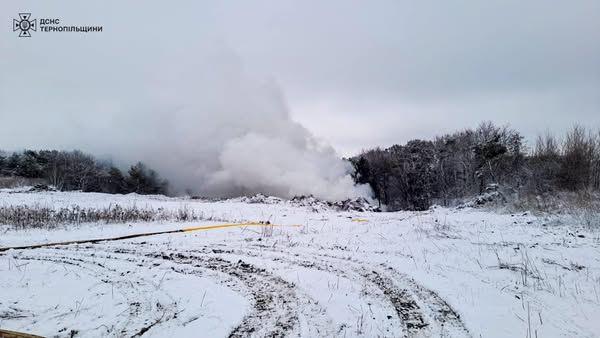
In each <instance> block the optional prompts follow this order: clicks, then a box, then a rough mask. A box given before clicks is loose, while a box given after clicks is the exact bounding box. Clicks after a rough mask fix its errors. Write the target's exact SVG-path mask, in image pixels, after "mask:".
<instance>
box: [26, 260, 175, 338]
mask: <svg viewBox="0 0 600 338" xmlns="http://www.w3.org/2000/svg"><path fill="white" fill-rule="evenodd" d="M35 253H36V255H35V256H34V255H25V254H22V253H21V254H17V255H16V256H14V259H17V260H29V261H44V262H52V263H56V264H68V265H70V266H72V267H75V268H79V269H80V270H81V272H83V273H85V274H88V275H89V276H91V277H94V278H96V279H98V280H99V281H100V282H102V283H109V284H112V285H113V286H116V291H117V292H118V293H120V294H121V295H122V296H123V297H124V298H125V299H126V300H127V305H128V307H127V309H126V310H125V311H127V312H128V313H127V315H126V316H120V315H119V316H117V322H113V323H109V325H106V324H105V325H100V326H98V327H97V328H96V329H98V330H99V329H100V327H101V326H102V327H103V329H102V330H103V331H104V332H102V335H103V336H108V337H137V336H141V335H142V334H143V333H144V332H146V331H148V330H149V328H151V327H152V326H154V325H156V324H158V323H164V322H168V321H169V320H171V319H173V318H175V317H176V316H177V313H178V307H177V302H175V301H174V300H173V298H172V297H171V295H169V294H168V293H166V292H163V291H162V290H160V289H158V288H156V287H155V286H154V285H153V284H152V282H151V281H148V280H146V279H143V278H140V277H139V276H138V277H136V278H135V280H123V278H122V276H124V273H125V272H124V271H119V270H116V269H112V268H109V267H107V266H106V265H104V264H102V263H100V262H98V261H95V260H93V259H90V258H87V257H86V256H76V257H73V256H72V252H71V251H70V250H62V251H58V250H52V251H45V250H38V251H36V252H35ZM149 293H150V294H156V293H158V294H160V295H161V296H160V297H153V298H152V299H151V300H150V299H148V297H145V296H144V295H145V294H149ZM160 298H162V299H163V300H164V299H165V298H166V299H167V300H168V301H167V302H164V301H163V302H162V303H161V299H160ZM157 299H158V300H157ZM78 311H80V312H82V311H85V308H82V309H79V310H78ZM125 311H123V312H122V313H124V312H125ZM71 314H72V313H66V314H61V315H58V316H55V317H63V316H65V315H71ZM121 318H125V319H124V320H121ZM50 319H52V318H50Z"/></svg>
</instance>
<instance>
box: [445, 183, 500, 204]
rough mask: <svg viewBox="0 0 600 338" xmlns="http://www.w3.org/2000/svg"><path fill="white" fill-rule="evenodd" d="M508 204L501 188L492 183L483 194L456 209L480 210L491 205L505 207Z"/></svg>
mask: <svg viewBox="0 0 600 338" xmlns="http://www.w3.org/2000/svg"><path fill="white" fill-rule="evenodd" d="M506 202H507V199H506V197H505V196H504V194H503V193H502V191H500V186H499V185H498V184H496V183H492V184H488V185H487V186H486V188H485V191H484V193H483V194H481V195H478V196H475V197H474V198H473V199H472V200H470V201H468V202H466V203H463V204H461V205H459V206H458V207H456V208H457V209H463V208H480V207H483V206H489V205H504V204H506Z"/></svg>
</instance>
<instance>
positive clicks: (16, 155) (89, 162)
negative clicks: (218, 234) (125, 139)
mask: <svg viewBox="0 0 600 338" xmlns="http://www.w3.org/2000/svg"><path fill="white" fill-rule="evenodd" d="M0 177H24V178H29V179H43V180H44V181H45V182H47V184H49V185H52V186H55V187H56V188H57V189H59V190H61V191H72V190H81V191H85V192H105V193H113V194H126V193H132V192H135V193H138V194H166V193H167V190H168V182H167V181H166V180H164V179H162V178H160V177H159V175H158V174H157V173H156V171H154V170H152V169H150V168H148V167H147V166H146V165H144V164H143V163H141V162H138V163H137V164H135V165H132V166H131V167H130V168H129V170H127V172H125V173H124V172H122V171H121V169H119V168H117V167H115V166H113V165H112V164H111V163H110V162H106V161H99V160H97V159H96V158H94V157H93V156H92V155H89V154H86V153H83V152H81V151H79V150H73V151H57V150H41V151H35V150H25V151H22V152H13V153H6V152H0Z"/></svg>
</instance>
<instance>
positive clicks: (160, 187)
mask: <svg viewBox="0 0 600 338" xmlns="http://www.w3.org/2000/svg"><path fill="white" fill-rule="evenodd" d="M348 160H349V161H350V162H351V163H352V165H353V166H354V173H353V178H354V180H355V181H356V182H357V183H361V184H368V185H370V186H371V188H372V190H373V192H374V197H375V198H376V200H377V201H378V203H379V204H381V205H385V206H386V207H387V210H426V209H428V208H429V207H430V206H431V205H432V204H439V205H443V206H454V205H457V204H459V203H463V202H465V201H466V200H468V199H473V198H481V196H484V197H485V196H487V197H490V198H497V197H500V198H502V199H505V198H509V197H516V198H521V197H534V198H536V197H537V196H540V195H542V196H548V195H552V194H557V193H563V192H577V193H579V192H586V193H596V192H600V132H599V131H594V132H592V131H589V130H586V129H585V128H584V127H581V126H575V127H573V128H571V129H570V130H569V131H567V132H566V134H565V135H564V137H563V138H560V139H559V138H557V137H555V136H553V135H550V134H546V135H544V136H540V137H538V139H537V140H536V141H535V143H534V144H533V145H531V146H527V145H526V143H525V141H524V138H523V136H522V135H521V134H520V133H519V132H518V131H516V130H514V129H511V128H509V127H506V126H502V127H500V126H496V125H494V124H492V123H491V122H485V123H482V124H481V125H479V127H477V128H475V129H465V130H462V131H459V132H455V133H453V134H448V135H443V136H439V137H436V138H435V139H434V140H432V141H426V140H412V141H409V142H407V143H406V144H405V145H393V146H391V147H389V148H387V149H380V148H375V149H370V150H365V151H363V152H362V153H361V154H359V155H357V156H355V157H352V158H350V159H348ZM16 179H25V180H29V183H31V182H34V183H37V182H39V183H42V184H48V185H52V186H55V187H56V188H57V189H58V190H63V191H69V190H81V191H86V192H105V193H117V194H123V193H131V192H135V193H138V194H167V192H168V182H167V181H166V180H164V179H162V178H161V177H160V176H159V175H158V173H157V172H156V171H154V170H152V169H150V168H148V167H147V166H146V165H144V164H143V163H137V164H135V165H132V166H131V167H129V169H128V170H127V171H125V172H123V171H121V170H120V169H119V168H117V167H115V166H113V165H112V164H111V163H107V162H103V161H99V160H97V159H95V158H94V157H93V156H92V155H89V154H85V153H83V152H81V151H77V150H75V151H56V150H41V151H34V150H25V151H22V152H14V153H6V152H2V151H0V187H3V186H7V182H8V183H10V182H11V180H12V181H13V182H14V180H16ZM8 185H9V184H8ZM588 196H592V195H588ZM595 196H600V194H596V195H595ZM487 197H486V198H487ZM586 198H587V197H586Z"/></svg>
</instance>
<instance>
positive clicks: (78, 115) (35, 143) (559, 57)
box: [0, 0, 600, 155]
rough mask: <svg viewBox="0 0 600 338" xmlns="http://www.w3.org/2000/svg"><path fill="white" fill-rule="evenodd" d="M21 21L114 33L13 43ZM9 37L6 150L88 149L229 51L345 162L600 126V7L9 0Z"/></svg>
mask: <svg viewBox="0 0 600 338" xmlns="http://www.w3.org/2000/svg"><path fill="white" fill-rule="evenodd" d="M19 12H31V13H32V18H38V19H39V18H60V20H61V23H62V24H64V25H90V26H97V25H101V26H103V32H101V33H87V34H78V33H44V32H39V31H38V32H32V37H31V38H17V35H18V34H17V32H13V31H12V20H13V18H18V13H19ZM0 22H1V23H2V24H1V25H0V27H4V28H3V29H0V148H8V149H18V148H23V147H35V148H42V147H43V148H48V147H81V146H80V145H78V144H75V143H78V142H81V141H80V140H79V139H78V140H74V139H73V138H70V137H65V136H64V135H65V134H68V133H66V132H65V130H66V128H69V129H73V128H75V127H77V126H82V125H85V124H90V125H109V124H111V123H114V119H118V118H119V114H124V115H126V114H127V109H129V108H130V107H138V108H139V107H142V106H144V105H145V104H147V102H148V100H149V99H151V98H152V97H153V96H155V95H154V94H155V93H156V89H157V88H161V85H162V84H165V86H166V83H169V81H163V79H165V78H169V79H170V81H178V79H176V78H175V79H173V73H172V72H171V69H174V68H177V69H179V70H181V68H182V67H183V68H185V69H190V71H192V69H193V68H194V67H196V66H198V65H197V63H199V62H202V61H200V60H205V59H202V58H195V57H194V56H195V55H204V54H206V53H210V51H214V50H221V49H222V50H227V51H228V52H227V53H224V54H219V53H217V54H218V55H222V56H223V57H231V58H235V59H237V60H238V61H236V62H237V63H236V64H239V65H240V67H243V68H244V72H245V74H250V75H249V76H252V77H253V78H256V79H257V81H266V82H269V83H274V84H276V85H277V86H278V87H279V88H280V91H281V92H282V96H283V98H284V100H285V102H286V105H287V107H288V109H289V111H290V114H291V116H292V118H293V119H294V120H296V121H298V122H300V123H301V124H302V125H304V126H305V127H306V128H307V129H308V130H309V131H310V132H312V133H313V134H314V135H315V136H316V137H318V138H320V139H321V140H324V141H325V142H327V143H329V144H331V145H332V146H333V147H334V148H335V149H336V150H337V151H338V152H339V153H340V154H342V155H350V154H353V153H356V152H358V151H360V150H361V149H363V148H367V147H373V146H376V145H380V146H389V145H391V144H393V143H400V142H405V141H407V140H409V139H413V138H430V137H432V136H434V135H438V134H441V133H446V132H451V131H454V130H457V129H462V128H465V127H474V126H476V125H477V124H478V123H479V122H481V121H483V120H492V121H494V122H497V123H499V124H510V125H511V126H512V127H515V128H516V129H518V130H520V131H522V132H523V133H524V134H525V135H526V136H527V137H528V138H529V139H532V138H533V137H535V136H536V134H537V133H538V132H544V131H545V130H550V131H554V132H558V133H559V132H561V131H563V130H564V129H566V128H568V127H569V126H571V125H572V124H574V123H581V124H583V125H586V126H590V127H594V128H597V127H600V1H598V0H589V1H588V0H575V1H547V0H540V1H538V0H535V1H532V0H529V1H522V0H520V1H511V0H486V1H473V0H469V1H461V0H457V1H400V0H395V1H378V0H377V1H350V0H341V1H338V0H335V1H334V0H329V1H327V0H326V1H323V0H319V1H309V0H303V1H275V0H272V1H125V0H119V1H113V0H111V1H106V0H103V1H61V0H53V1H46V0H38V1H22V0H20V1H10V0H6V1H2V2H0ZM209 66H210V65H209ZM201 67H207V65H201ZM181 81H182V82H185V81H189V82H186V83H184V84H185V85H186V86H189V87H192V88H193V87H194V82H193V81H190V80H189V79H185V77H183V78H182V79H181ZM164 89H165V90H166V91H168V88H164ZM198 90H202V88H198ZM131 109H133V108H131ZM39 121H43V123H40V122H39ZM23 126H30V127H29V128H24V127H23ZM79 137H80V138H82V139H85V137H86V135H79Z"/></svg>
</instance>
